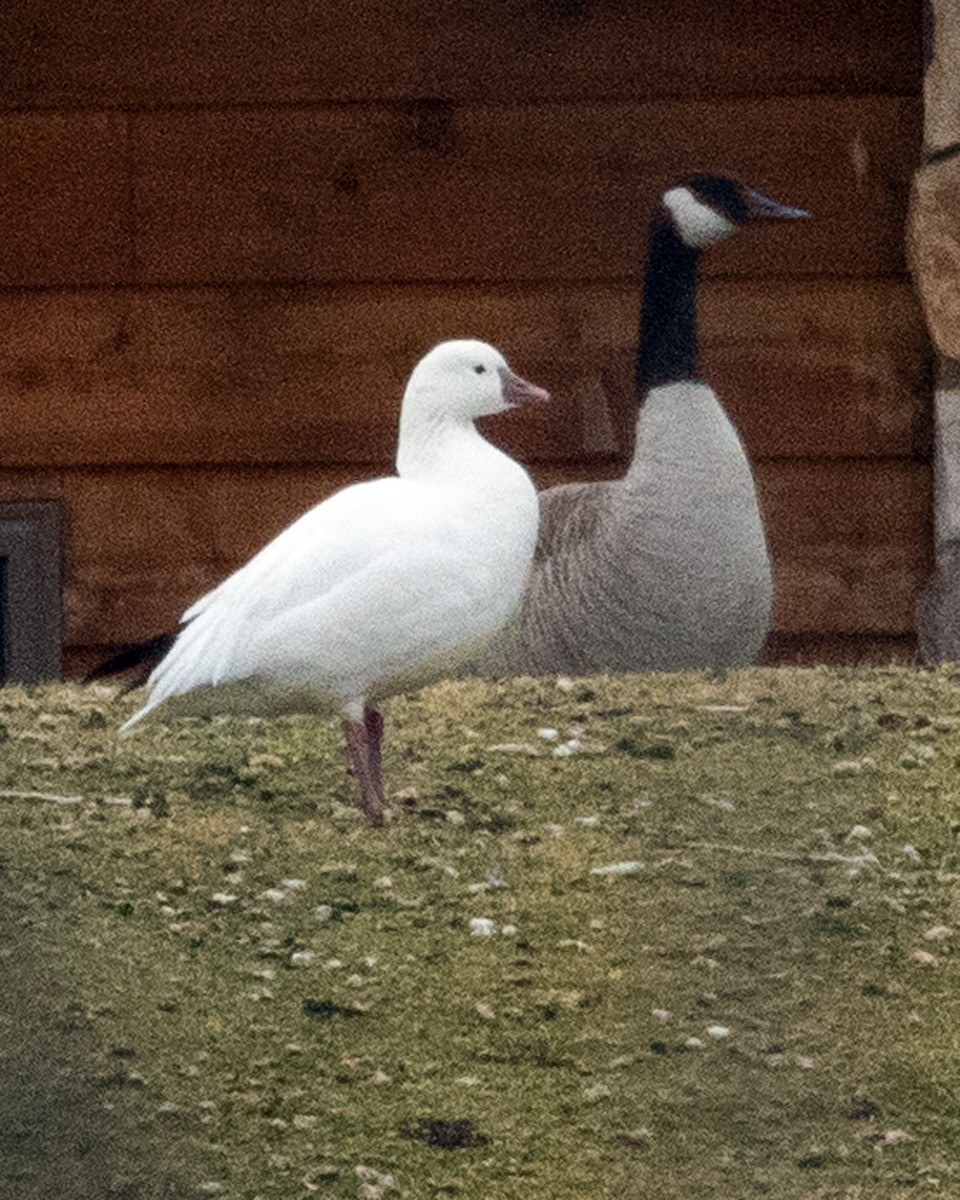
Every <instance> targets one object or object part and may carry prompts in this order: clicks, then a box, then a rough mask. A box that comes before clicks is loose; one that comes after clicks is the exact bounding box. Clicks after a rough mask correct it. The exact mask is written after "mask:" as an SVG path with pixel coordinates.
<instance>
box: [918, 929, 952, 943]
mask: <svg viewBox="0 0 960 1200" xmlns="http://www.w3.org/2000/svg"><path fill="white" fill-rule="evenodd" d="M923 936H924V937H925V938H926V939H927V941H928V942H940V941H942V940H943V939H944V938H948V937H953V930H952V929H951V928H950V926H949V925H932V926H931V927H930V928H929V929H927V930H925V931H924V935H923Z"/></svg>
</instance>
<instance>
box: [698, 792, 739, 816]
mask: <svg viewBox="0 0 960 1200" xmlns="http://www.w3.org/2000/svg"><path fill="white" fill-rule="evenodd" d="M700 799H701V800H702V801H703V802H704V804H709V805H711V807H713V808H719V809H720V810H721V812H733V811H734V808H735V807H736V806H735V805H734V803H733V801H732V800H727V799H726V798H725V797H724V796H701V797H700Z"/></svg>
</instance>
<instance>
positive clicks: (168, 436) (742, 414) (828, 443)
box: [0, 280, 930, 469]
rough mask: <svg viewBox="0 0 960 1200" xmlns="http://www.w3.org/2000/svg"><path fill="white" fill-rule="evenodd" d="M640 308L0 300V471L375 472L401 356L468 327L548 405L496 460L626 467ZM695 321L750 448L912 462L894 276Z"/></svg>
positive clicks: (784, 295)
mask: <svg viewBox="0 0 960 1200" xmlns="http://www.w3.org/2000/svg"><path fill="white" fill-rule="evenodd" d="M637 310H638V299H637V286H636V284H631V285H629V286H584V287H553V288H514V289H507V288H498V289H490V288H476V287H465V288H436V287H434V288H399V287H395V288H383V289H374V288H330V289H325V288H315V289H282V288H278V289H235V290H227V289H224V290H218V289H198V290H183V291H181V290H165V289H157V290H147V291H143V292H137V291H84V292H64V293H54V292H49V293H47V292H35V293H29V294H21V295H3V294H0V326H2V328H3V329H4V331H5V334H4V338H3V339H2V340H0V410H2V411H3V413H4V418H3V421H2V422H0V462H3V463H5V464H7V465H8V466H19V467H30V466H40V467H50V466H71V465H72V466H76V465H79V464H85V465H96V464H101V465H111V464H113V465H116V464H123V463H129V464H137V465H147V464H178V463H182V464H188V463H192V464H198V465H199V464H204V463H211V464H212V463H224V464H227V463H263V464H271V463H272V464H280V463H297V462H301V463H310V462H319V463H324V464H327V465H330V464H333V463H343V464H352V465H353V466H355V467H358V466H362V465H364V464H367V465H376V466H378V467H380V468H381V469H383V468H385V467H386V466H387V465H388V464H389V463H390V462H391V461H392V456H393V450H394V443H395V438H396V418H397V412H398V410H399V402H400V396H401V393H402V389H403V385H404V382H405V379H406V376H407V374H408V373H409V370H410V368H411V367H412V365H413V363H414V362H415V361H416V359H417V358H418V357H419V356H420V355H421V354H422V353H423V352H424V351H425V350H426V349H428V348H429V346H430V345H431V344H433V343H434V342H436V341H439V340H442V339H443V338H446V337H454V336H463V335H465V334H466V335H470V336H480V337H484V338H487V339H488V340H490V341H493V342H494V343H495V344H498V345H500V346H502V347H503V349H504V350H505V351H506V353H507V354H508V356H509V358H510V359H511V361H512V363H513V364H514V365H515V367H516V368H517V369H518V370H520V371H521V372H522V373H524V374H526V375H527V376H528V377H529V378H531V379H534V380H536V381H537V382H539V383H541V384H543V385H544V386H546V387H548V388H550V389H551V391H552V393H553V395H554V400H555V403H554V404H553V405H552V406H550V408H549V409H544V410H540V411H537V412H536V413H517V414H510V415H509V417H507V418H503V419H498V420H497V421H496V422H490V423H489V425H488V432H489V433H490V435H491V436H493V437H494V438H495V439H496V440H498V441H500V442H501V443H502V444H503V445H505V446H506V447H507V448H508V449H509V450H510V452H511V453H514V454H517V455H518V456H520V457H521V458H523V459H524V461H527V462H551V461H553V462H558V461H578V460H583V459H590V458H601V459H603V458H613V459H620V460H622V459H623V458H624V456H625V455H627V454H628V453H629V451H630V448H631V446H632V442H633V428H634V420H635V414H636V404H635V401H634V399H633V388H632V360H633V353H634V345H635V340H636V321H637ZM700 310H701V328H702V338H703V343H704V366H705V369H706V373H707V376H708V378H710V379H711V381H712V382H713V384H714V386H715V387H716V388H717V390H718V392H719V394H720V396H721V398H722V399H723V401H724V403H725V404H726V406H727V408H728V410H729V411H730V413H731V415H732V417H733V419H734V420H735V421H736V423H737V424H738V426H739V427H740V429H741V431H742V433H743V435H744V438H745V441H746V444H747V446H748V449H749V450H750V452H751V454H753V455H754V456H755V457H758V458H766V457H790V456H817V457H849V456H852V455H859V456H906V455H911V454H916V453H922V452H925V448H926V443H927V441H928V436H929V424H930V418H929V411H928V409H929V389H928V381H927V373H928V349H927V343H926V335H925V332H924V327H923V322H922V318H921V316H920V314H919V310H918V307H917V304H916V302H915V299H914V296H913V293H912V291H911V289H910V287H909V285H908V284H906V283H897V282H873V283H867V282H863V283H856V284H854V283H829V282H827V281H823V282H821V283H813V282H810V283H789V284H788V283H779V282H773V281H756V282H748V281H744V282H737V281H719V280H714V281H706V282H705V283H704V284H703V285H702V287H701V306H700Z"/></svg>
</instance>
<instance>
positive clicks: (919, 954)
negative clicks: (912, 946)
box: [910, 950, 940, 967]
mask: <svg viewBox="0 0 960 1200" xmlns="http://www.w3.org/2000/svg"><path fill="white" fill-rule="evenodd" d="M910 957H911V958H912V959H913V961H914V962H918V963H920V965H921V966H923V967H935V966H937V965H938V964H939V962H940V960H939V958H937V956H936V955H935V954H931V953H930V951H929V950H914V952H913V953H912V954H911V955H910Z"/></svg>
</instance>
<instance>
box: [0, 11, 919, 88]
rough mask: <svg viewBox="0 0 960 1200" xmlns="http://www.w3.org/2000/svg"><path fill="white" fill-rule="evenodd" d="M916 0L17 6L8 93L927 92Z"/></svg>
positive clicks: (8, 16)
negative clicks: (865, 0) (859, 0)
mask: <svg viewBox="0 0 960 1200" xmlns="http://www.w3.org/2000/svg"><path fill="white" fill-rule="evenodd" d="M920 34H921V17H920V4H919V3H918V0H871V3H869V4H849V3H844V2H843V0H793V3H792V4H790V5H789V6H782V5H780V6H776V5H770V4H767V3H762V2H761V0H746V2H742V0H738V2H734V0H718V2H716V3H713V4H709V5H705V4H702V3H700V2H699V0H675V2H672V3H671V4H669V5H637V4H618V3H609V2H603V3H565V2H563V0H501V2H498V3H497V4H496V5H495V6H493V7H492V8H491V7H490V6H483V5H479V6H478V5H476V4H475V3H473V2H472V0H436V2H435V3H432V4H429V5H424V4H421V3H418V2H417V0H363V2H362V3H358V2H356V0H354V2H352V3H350V2H341V3H337V4H326V3H324V4H317V3H314V2H312V0H274V2H273V3H271V4H269V5H263V4H255V3H238V2H237V0H203V2H202V3H192V2H190V0H166V2H165V3H162V4H134V5H131V4H129V3H125V2H124V0H87V2H86V3H84V4H82V5H76V4H72V3H68V2H67V0H51V2H50V3H48V4H45V5H43V6H42V7H39V8H38V6H37V5H36V4H35V3H32V2H31V0H6V3H5V4H4V6H3V14H2V17H0V35H2V42H3V49H4V71H3V74H2V79H0V105H5V106H12V107H16V108H22V107H25V106H38V107H40V106H42V107H50V106H52V107H72V106H88V107H89V106H106V105H121V106H128V105H147V106H164V105H171V104H174V105H180V104H190V105H193V104H234V103H242V104H247V105H249V104H257V103H261V104H263V103H270V104H273V103H305V102H311V101H317V100H340V101H342V100H349V101H356V100H368V99H371V98H382V99H409V98H413V97H418V96H441V97H449V98H453V99H474V100H490V99H493V100H496V101H498V102H501V103H502V102H513V101H516V100H522V99H528V100H540V99H563V98H580V97H594V98H606V97H610V96H617V95H619V96H623V95H631V96H637V97H642V98H646V97H656V96H663V95H676V94H677V93H678V92H679V91H683V92H684V93H686V94H693V95H723V94H727V95H729V94H732V95H737V94H743V93H745V92H748V91H757V90H762V92H763V93H764V94H769V95H777V94H790V93H802V92H812V91H816V92H827V91H838V92H848V93H851V94H857V93H863V92H867V91H885V92H908V91H918V90H919V84H920V70H921V63H920V53H921V51H920Z"/></svg>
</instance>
